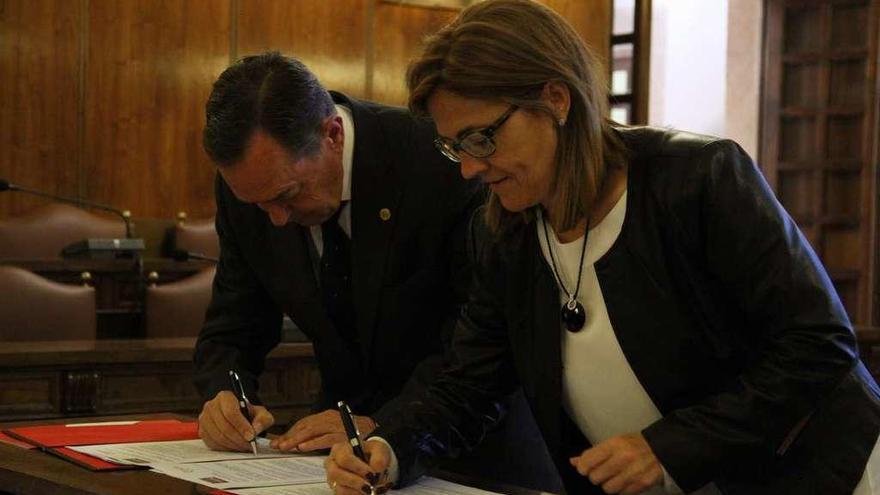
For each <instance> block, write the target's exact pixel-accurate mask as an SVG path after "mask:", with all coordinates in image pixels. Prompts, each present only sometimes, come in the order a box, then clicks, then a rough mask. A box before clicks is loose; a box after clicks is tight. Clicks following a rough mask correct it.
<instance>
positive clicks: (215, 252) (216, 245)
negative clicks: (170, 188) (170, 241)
mask: <svg viewBox="0 0 880 495" xmlns="http://www.w3.org/2000/svg"><path fill="white" fill-rule="evenodd" d="M174 249H178V250H181V251H188V252H190V253H196V254H201V255H204V256H208V257H210V258H217V257H219V256H220V238H219V237H217V230H216V229H215V228H214V219H213V218H204V219H199V220H187V219H186V213H184V212H180V213H178V214H177V223H176V225H175V227H174Z"/></svg>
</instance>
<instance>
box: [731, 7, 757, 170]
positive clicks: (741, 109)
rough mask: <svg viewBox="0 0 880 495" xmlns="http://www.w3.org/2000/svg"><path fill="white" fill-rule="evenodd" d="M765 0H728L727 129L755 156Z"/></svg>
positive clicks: (732, 137) (734, 138) (733, 137)
mask: <svg viewBox="0 0 880 495" xmlns="http://www.w3.org/2000/svg"><path fill="white" fill-rule="evenodd" d="M762 4H763V1H762V0H729V3H728V23H727V96H726V102H727V103H726V105H725V106H726V107H727V112H726V115H725V129H726V134H727V137H729V138H731V139H733V140H735V141H736V142H738V143H739V144H740V145H741V146H742V147H743V148H744V149H745V150H746V151H747V152H748V153H749V155H751V156H752V157H753V158H757V156H758V133H759V122H760V117H761V105H760V98H761V39H762V26H763V21H764V19H763V5H762Z"/></svg>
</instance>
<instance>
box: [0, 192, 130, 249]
mask: <svg viewBox="0 0 880 495" xmlns="http://www.w3.org/2000/svg"><path fill="white" fill-rule="evenodd" d="M3 186H6V187H3ZM4 190H9V191H21V192H23V193H27V194H32V195H34V196H39V197H41V198H46V199H51V200H53V201H60V202H62V203H69V204H72V205H76V206H84V207H86V208H94V209H96V210H102V211H107V212H110V213H113V214H114V215H117V216H119V217H120V218H122V221H123V222H124V223H125V238H126V239H131V212H130V211H128V210H118V209H116V208H113V207H112V206H110V205H105V204H102V203H93V202H91V201H85V200H82V199H79V198H71V197H67V196H57V195H55V194H49V193H45V192H43V191H38V190H36V189H31V188H29V187H23V186H19V185H17V184H10V183H8V182H6V181H0V191H4Z"/></svg>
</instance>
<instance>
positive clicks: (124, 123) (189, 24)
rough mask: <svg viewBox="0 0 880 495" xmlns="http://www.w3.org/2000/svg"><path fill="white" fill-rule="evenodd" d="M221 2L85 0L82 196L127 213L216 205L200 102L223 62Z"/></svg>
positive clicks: (199, 210)
mask: <svg viewBox="0 0 880 495" xmlns="http://www.w3.org/2000/svg"><path fill="white" fill-rule="evenodd" d="M229 15H230V9H229V4H228V3H227V2H219V1H214V0H188V1H186V2H181V1H178V0H162V1H159V0H154V1H150V2H143V1H140V0H91V1H90V2H89V41H88V45H89V46H88V55H87V60H86V67H87V68H86V80H87V81H88V84H87V88H86V97H85V102H86V107H85V108H86V109H85V122H86V125H85V133H86V136H85V147H84V164H83V170H84V172H85V174H86V177H87V181H86V184H85V191H84V192H85V196H86V197H88V198H91V199H94V200H98V201H104V202H107V203H109V204H113V205H118V206H120V207H124V208H127V209H130V210H131V211H132V214H133V215H134V216H156V217H165V218H173V216H174V214H175V213H176V212H177V211H178V210H180V209H184V210H186V211H188V212H190V216H191V217H196V216H208V215H211V214H212V213H213V211H214V207H213V188H212V178H213V176H214V170H213V166H212V165H211V164H210V162H209V160H208V158H207V155H206V154H205V153H204V151H203V150H202V146H201V132H202V127H203V126H204V120H205V117H204V105H205V100H206V99H207V97H208V94H209V92H210V88H211V83H212V82H213V81H214V79H215V78H216V76H217V75H218V74H219V73H220V72H221V71H222V70H223V68H225V67H226V65H227V63H228V60H229V25H230V24H229Z"/></svg>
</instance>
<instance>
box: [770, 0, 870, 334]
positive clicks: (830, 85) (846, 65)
mask: <svg viewBox="0 0 880 495" xmlns="http://www.w3.org/2000/svg"><path fill="white" fill-rule="evenodd" d="M878 7H880V0H768V1H767V12H766V14H767V15H766V23H767V25H766V30H765V53H764V76H763V114H762V132H761V154H760V162H761V165H762V168H763V169H764V173H765V175H766V176H767V179H768V181H769V182H770V184H771V185H772V186H773V188H774V190H775V191H776V194H777V196H778V197H779V199H780V201H781V202H782V204H783V205H784V206H785V207H786V209H787V210H788V211H789V213H790V214H791V215H792V217H794V219H795V220H796V221H797V223H798V225H799V226H800V228H801V230H802V231H803V232H804V234H805V235H806V237H807V238H808V239H809V241H810V243H811V244H812V245H813V248H814V249H815V250H816V252H817V253H818V255H819V257H820V258H821V259H822V262H823V263H824V264H825V267H826V268H827V269H828V273H829V274H830V276H831V279H832V281H833V282H834V285H835V287H836V288H837V290H838V292H839V293H840V296H841V298H842V300H843V303H844V305H845V306H846V308H847V311H848V312H849V314H850V317H851V318H852V319H853V321H854V322H856V323H859V324H865V325H868V324H876V323H877V322H878V317H877V309H878V306H880V305H878V304H877V295H878V291H877V276H876V275H877V247H878V243H877V177H878V175H877V174H878V167H877V143H878V139H877V130H878V125H877V104H878V89H877V33H878V24H880V23H878Z"/></svg>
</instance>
